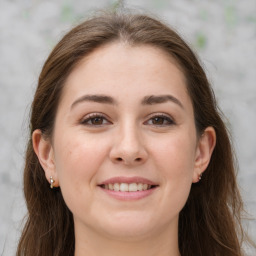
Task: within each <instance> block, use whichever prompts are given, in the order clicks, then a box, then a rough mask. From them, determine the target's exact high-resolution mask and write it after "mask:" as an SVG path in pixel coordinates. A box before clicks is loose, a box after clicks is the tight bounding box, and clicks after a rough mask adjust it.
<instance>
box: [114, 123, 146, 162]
mask: <svg viewBox="0 0 256 256" xmlns="http://www.w3.org/2000/svg"><path fill="white" fill-rule="evenodd" d="M147 158H148V153H147V151H146V148H145V145H144V143H143V139H142V136H141V134H140V132H139V129H138V128H137V127H135V126H131V125H127V126H126V127H120V128H119V129H118V132H117V133H116V134H115V138H114V140H113V146H112V148H111V150H110V159H111V161H112V162H114V163H119V164H124V165H127V166H135V165H140V164H142V163H144V162H145V161H146V160H147Z"/></svg>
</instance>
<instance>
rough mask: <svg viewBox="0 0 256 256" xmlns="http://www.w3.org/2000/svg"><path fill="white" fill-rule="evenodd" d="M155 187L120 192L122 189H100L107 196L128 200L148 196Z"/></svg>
mask: <svg viewBox="0 0 256 256" xmlns="http://www.w3.org/2000/svg"><path fill="white" fill-rule="evenodd" d="M156 188H157V187H154V188H151V189H148V190H143V191H136V192H122V191H114V190H109V189H104V188H102V187H100V189H101V190H102V191H104V192H105V193H106V194H108V195H109V196H111V197H113V198H115V199H118V200H124V201H130V200H139V199H142V198H145V197H148V196H150V195H151V194H152V193H154V192H155V190H156Z"/></svg>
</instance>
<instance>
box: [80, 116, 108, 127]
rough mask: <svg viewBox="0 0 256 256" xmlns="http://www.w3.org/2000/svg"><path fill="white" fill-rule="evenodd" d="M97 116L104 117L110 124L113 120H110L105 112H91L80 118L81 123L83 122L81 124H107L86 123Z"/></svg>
mask: <svg viewBox="0 0 256 256" xmlns="http://www.w3.org/2000/svg"><path fill="white" fill-rule="evenodd" d="M96 117H100V118H103V119H105V120H107V122H108V124H111V122H110V121H109V118H108V117H107V116H106V115H105V114H103V113H101V112H94V113H89V114H87V115H85V116H84V117H83V118H82V119H81V120H80V122H79V123H81V124H83V125H88V126H99V127H100V126H103V125H105V124H101V125H93V124H88V123H86V122H88V121H90V119H92V118H96Z"/></svg>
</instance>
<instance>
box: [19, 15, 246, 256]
mask: <svg viewBox="0 0 256 256" xmlns="http://www.w3.org/2000/svg"><path fill="white" fill-rule="evenodd" d="M114 41H125V42H127V43H129V44H130V45H152V46H154V47H158V48H160V49H162V50H163V51H165V52H166V54H169V55H170V56H171V57H172V58H174V59H175V60H176V62H177V64H178V65H179V66H180V68H181V69H182V71H183V73H184V74H185V77H186V85H187V90H188V92H189V95H190V97H191V100H192V103H193V108H194V113H195V125H196V128H197V133H198V135H200V134H202V133H203V131H204V130H205V128H206V127H208V126H212V127H214V129H215V131H216V136H217V143H216V147H215V149H214V152H213V155H212V158H211V161H210V164H209V166H208V168H207V170H206V171H205V173H204V176H203V179H202V181H201V182H200V183H197V184H193V185H192V188H191V192H190V195H189V198H188V200H187V203H186V205H185V207H184V208H183V210H182V211H181V213H180V217H179V249H180V252H181V255H183V256H187V255H190V256H193V255H195V256H200V255H201V256H203V255H207V256H217V255H225V256H241V255H242V252H241V241H242V238H243V231H242V226H241V212H242V210H243V205H242V200H241V197H240V194H239V191H238V188H237V183H236V177H235V168H234V159H233V156H234V154H233V151H232V147H231V143H230V138H229V134H228V132H227V130H226V127H225V125H224V123H223V121H222V118H221V115H220V112H219V111H218V108H217V105H216V101H215V98H214V94H213V92H212V90H211V87H210V85H209V82H208V80H207V77H206V75H205V72H204V70H203V69H202V67H201V65H200V63H199V61H198V59H197V57H196V56H195V54H194V53H193V51H192V50H191V49H190V48H189V47H188V45H187V44H186V43H185V42H184V41H183V40H182V39H181V37H180V36H179V35H178V34H177V33H176V32H175V31H174V30H172V29H171V28H169V27H168V26H166V25H165V24H163V23H162V22H160V21H158V20H156V19H154V18H151V17H149V16H147V15H141V14H130V13H127V12H126V13H124V12H122V13H117V12H115V13H104V14H100V15H98V16H95V17H93V18H90V19H89V20H87V21H85V22H83V23H82V24H80V25H78V26H77V27H75V28H74V29H72V30H71V31H70V32H69V33H68V34H66V35H65V36H64V37H63V39H62V40H61V41H60V42H59V43H58V44H57V46H56V47H55V48H54V49H53V51H52V52H51V54H50V56H49V57H48V59H47V60H46V62H45V64H44V66H43V69H42V72H41V74H40V77H39V81H38V87H37V90H36V92H35V96H34V101H33V103H32V108H31V122H30V132H31V133H30V135H32V133H33V131H34V130H36V129H40V130H41V131H42V133H43V135H44V136H46V137H49V138H50V137H51V135H52V131H53V127H54V120H55V116H56V111H57V108H58V104H59V100H60V97H61V93H62V88H63V86H64V82H65V80H66V79H67V77H68V75H69V74H70V72H71V71H72V70H73V69H74V67H75V66H76V65H77V64H78V63H79V61H80V60H81V59H82V58H84V57H85V56H87V55H88V54H90V53H91V52H92V51H93V50H95V49H97V48H99V47H101V46H102V45H104V44H107V43H110V42H114ZM24 194H25V199H26V203H27V208H28V216H27V221H26V224H25V227H24V229H23V233H22V236H21V238H20V242H19V246H18V249H17V256H21V255H25V256H49V255H54V256H60V255H62V256H63V255H65V256H69V255H70V256H72V255H74V245H75V236H74V224H73V216H72V213H71V212H70V211H69V209H68V208H67V206H66V204H65V202H64V200H63V197H62V194H61V191H60V189H59V188H56V189H54V190H51V189H50V188H49V184H48V181H47V180H46V178H45V174H44V171H43V169H42V167H41V165H40V163H39V161H38V158H37V156H36V154H35V152H34V151H33V147H32V140H31V136H30V139H29V141H28V145H27V153H26V162H25V170H24ZM166 214H168V213H166Z"/></svg>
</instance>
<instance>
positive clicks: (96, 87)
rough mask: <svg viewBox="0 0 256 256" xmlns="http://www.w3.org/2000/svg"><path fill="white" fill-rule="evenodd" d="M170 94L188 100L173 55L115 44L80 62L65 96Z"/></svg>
mask: <svg viewBox="0 0 256 256" xmlns="http://www.w3.org/2000/svg"><path fill="white" fill-rule="evenodd" d="M170 92H172V93H173V94H175V96H177V97H185V96H186V97H188V94H187V89H186V82H185V77H184V75H183V73H182V71H181V69H180V67H179V65H178V64H177V63H176V61H175V60H174V59H173V58H172V57H171V56H170V55H169V54H167V53H166V52H164V51H163V50H161V49H159V48H156V47H153V46H149V45H140V46H131V45H128V44H126V43H111V44H107V45H105V46H102V47H100V48H98V49H96V50H95V51H93V52H92V53H91V54H89V55H88V56H86V57H84V58H83V59H82V61H80V63H79V64H78V65H77V66H76V67H75V69H74V70H73V71H72V72H71V74H70V75H69V76H68V78H67V81H66V83H65V86H64V91H63V95H62V96H63V97H64V98H65V97H66V96H68V97H69V98H70V97H71V96H72V95H73V96H74V97H78V96H79V95H81V94H90V93H93V94H95V93H102V94H111V95H112V96H113V97H115V96H117V97H119V96H121V94H123V96H124V97H129V96H131V97H133V98H135V97H136V96H140V95H141V94H143V93H144V94H165V93H170ZM142 96H143V95H141V97H142Z"/></svg>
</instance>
